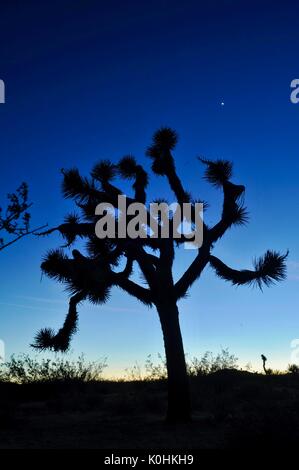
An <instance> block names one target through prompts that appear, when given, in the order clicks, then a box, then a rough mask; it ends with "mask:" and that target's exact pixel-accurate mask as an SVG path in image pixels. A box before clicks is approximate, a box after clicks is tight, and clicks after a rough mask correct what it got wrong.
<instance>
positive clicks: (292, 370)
mask: <svg viewBox="0 0 299 470" xmlns="http://www.w3.org/2000/svg"><path fill="white" fill-rule="evenodd" d="M287 371H288V372H289V374H299V366H297V364H289V365H288V369H287Z"/></svg>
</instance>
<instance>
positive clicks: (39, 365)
mask: <svg viewBox="0 0 299 470" xmlns="http://www.w3.org/2000/svg"><path fill="white" fill-rule="evenodd" d="M105 367H106V360H105V359H104V360H103V361H102V362H86V361H85V359H84V356H83V355H81V356H79V358H78V359H77V360H67V359H61V358H59V357H57V358H55V359H53V360H52V359H42V360H41V361H38V360H37V359H36V358H32V357H30V356H29V355H28V354H21V355H19V356H14V355H12V356H11V358H10V360H9V361H8V362H5V363H4V364H2V365H1V367H0V381H3V382H16V383H19V384H28V383H33V382H53V381H71V380H74V381H75V380H77V381H80V382H89V381H93V380H100V378H101V375H102V372H103V370H104V368H105Z"/></svg>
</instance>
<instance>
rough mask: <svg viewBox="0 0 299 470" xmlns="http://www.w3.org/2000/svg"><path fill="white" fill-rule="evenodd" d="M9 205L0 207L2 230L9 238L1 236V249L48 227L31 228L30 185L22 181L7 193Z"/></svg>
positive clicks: (0, 225) (0, 227) (0, 229)
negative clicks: (12, 191) (14, 189)
mask: <svg viewBox="0 0 299 470" xmlns="http://www.w3.org/2000/svg"><path fill="white" fill-rule="evenodd" d="M7 199H8V205H7V207H6V209H5V210H3V209H2V208H1V207H0V232H3V233H4V232H5V233H6V235H7V236H8V239H6V240H4V238H3V237H0V251H2V250H4V248H7V247H8V246H10V245H13V244H14V243H16V242H17V241H18V240H20V239H21V238H24V237H26V236H28V235H31V234H35V233H36V232H38V231H39V230H41V229H43V228H45V227H46V225H43V226H42V227H36V228H34V229H31V228H30V218H31V216H30V213H29V209H30V207H31V206H32V203H30V202H29V201H28V185H27V183H22V184H21V185H20V186H19V187H18V188H17V190H16V191H15V192H14V193H10V194H8V195H7Z"/></svg>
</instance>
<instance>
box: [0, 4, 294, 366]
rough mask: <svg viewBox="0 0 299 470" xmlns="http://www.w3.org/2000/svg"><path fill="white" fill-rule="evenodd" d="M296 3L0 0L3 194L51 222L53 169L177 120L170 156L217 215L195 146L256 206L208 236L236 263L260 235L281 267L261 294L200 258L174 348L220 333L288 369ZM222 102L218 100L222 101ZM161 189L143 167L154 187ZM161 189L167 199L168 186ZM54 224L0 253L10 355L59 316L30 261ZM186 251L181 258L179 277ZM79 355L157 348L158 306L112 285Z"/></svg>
mask: <svg viewBox="0 0 299 470" xmlns="http://www.w3.org/2000/svg"><path fill="white" fill-rule="evenodd" d="M298 19H299V7H298V4H297V2H295V1H293V2H290V1H289V2H280V4H279V5H278V2H268V1H259V2H254V1H251V2H246V1H242V2H241V1H214V2H199V1H190V0H189V1H188V0H187V1H185V2H182V1H176V0H174V1H169V0H166V1H162V0H160V1H138V2H137V1H126V2H121V1H109V2H102V1H75V0H73V1H57V2H55V1H54V2H53V1H51V2H38V1H26V2H19V1H16V0H13V1H8V0H7V1H2V2H1V5H0V79H3V80H4V81H5V85H6V103H5V104H4V105H0V158H1V196H0V198H2V199H1V200H3V199H4V197H5V195H6V193H7V192H9V191H11V190H13V189H14V188H15V187H16V186H17V185H18V184H19V183H20V182H21V181H23V180H26V181H28V183H29V184H30V189H31V196H32V200H33V201H34V209H33V216H34V221H35V223H36V224H43V223H44V222H48V223H49V225H56V224H57V223H59V222H60V221H61V220H62V217H63V216H64V214H65V213H66V212H68V210H69V209H70V207H71V206H70V203H69V202H67V201H63V200H62V198H61V195H60V179H61V178H60V172H59V170H60V168H62V167H65V168H67V167H72V166H78V167H79V168H80V169H81V170H82V172H83V173H84V172H86V173H87V172H88V170H89V169H90V168H91V166H92V165H93V164H94V163H95V162H96V161H98V160H99V159H101V158H111V159H112V160H113V161H117V160H118V159H119V158H120V157H121V156H123V155H125V154H128V153H133V154H134V155H135V156H136V157H138V158H139V159H140V161H141V162H143V163H144V164H145V165H146V166H147V167H149V161H148V160H147V159H146V157H145V156H144V150H145V148H146V146H147V145H148V144H149V143H150V139H151V135H152V133H153V132H154V130H155V129H156V128H157V127H159V126H161V125H168V126H172V127H174V128H175V129H177V131H178V132H179V135H180V142H179V145H178V147H177V150H176V161H177V167H178V170H179V172H180V174H181V176H182V179H183V180H184V182H185V184H186V186H188V188H189V189H190V190H191V191H192V193H193V195H194V196H196V197H203V198H204V199H205V200H208V201H209V202H210V205H211V208H210V210H209V212H208V213H207V214H206V220H207V222H208V223H209V222H210V223H212V222H213V221H216V220H217V216H219V212H220V208H221V205H220V204H221V194H219V193H218V192H217V191H215V190H214V189H212V188H210V187H209V186H208V185H207V184H206V183H204V182H203V181H202V180H201V175H202V168H201V167H200V165H199V163H198V162H197V161H196V156H197V155H204V156H206V157H209V158H219V157H221V158H225V159H231V160H233V161H234V165H235V177H234V181H235V182H237V183H242V184H245V186H246V202H247V205H248V209H249V211H250V214H251V220H250V225H249V226H248V227H247V228H241V229H240V228H235V229H233V230H232V231H231V232H230V233H228V234H227V235H226V237H225V239H223V240H222V241H221V242H220V243H219V244H218V246H217V247H216V249H215V253H216V254H217V255H219V256H221V257H222V259H223V260H224V261H225V262H227V263H230V264H232V265H234V266H235V267H239V268H243V267H250V265H251V260H252V258H253V257H254V256H255V255H260V254H262V253H264V251H265V250H266V249H267V248H273V249H281V250H285V249H287V248H289V249H290V258H289V260H290V263H289V278H288V280H287V281H286V282H284V283H283V284H281V285H279V286H277V287H273V288H271V289H269V290H267V291H265V292H264V293H263V294H261V293H260V292H258V291H253V290H251V289H246V288H243V289H241V288H239V289H235V288H233V287H231V286H229V285H228V284H225V283H223V282H221V281H220V280H219V279H216V278H215V277H214V275H213V273H212V272H211V271H210V270H209V269H207V271H206V272H205V273H204V275H203V276H202V279H201V281H200V282H198V283H197V284H196V285H195V286H194V287H193V289H192V291H191V295H190V297H189V299H188V300H185V301H183V302H181V312H182V313H181V321H182V329H183V333H184V337H185V349H186V351H187V352H189V353H190V354H200V353H201V352H203V351H205V350H206V349H211V350H214V351H217V350H219V348H220V346H224V347H225V346H228V347H229V348H230V350H231V351H232V352H234V353H235V354H236V355H238V356H239V357H240V359H241V362H243V363H245V362H249V361H250V362H252V364H254V365H255V364H258V361H259V355H260V354H261V353H262V352H264V353H265V354H266V355H268V356H269V360H270V361H271V362H272V363H273V366H277V367H286V366H287V363H288V362H289V361H290V353H291V349H290V341H291V340H292V339H293V338H296V337H299V311H298V310H299V309H298V286H299V284H298V283H299V249H298V229H299V222H298V196H299V187H298V174H299V163H298V150H299V139H298V129H299V104H297V105H295V104H292V103H291V102H290V82H291V80H292V79H294V78H299V62H298V52H299V33H298V30H299V28H298ZM222 101H223V102H224V106H221V102H222ZM157 194H158V196H162V195H165V196H167V195H168V196H169V192H168V189H167V186H166V183H165V180H164V179H161V178H158V179H157V178H156V177H152V178H151V195H152V196H153V197H155V196H157ZM168 198H169V197H168ZM57 243H58V238H57V237H56V236H53V237H52V238H47V239H43V240H41V239H39V240H33V239H31V240H29V239H28V240H26V241H23V242H21V243H20V244H19V245H15V246H14V247H13V248H11V249H10V250H7V251H6V252H3V253H1V269H0V290H1V294H0V295H1V298H0V306H1V312H2V313H1V322H0V338H2V339H3V340H4V341H5V343H6V350H7V354H11V353H13V352H23V351H26V352H27V351H29V348H28V344H29V343H30V342H31V341H32V337H33V335H34V333H35V331H36V330H37V329H39V328H40V327H43V326H52V327H59V326H60V325H61V323H62V321H63V318H64V315H65V312H66V308H67V304H66V295H65V294H64V292H63V288H62V286H58V285H56V284H55V283H54V282H53V281H49V280H48V279H45V278H43V279H42V282H40V270H39V265H40V260H41V257H42V255H43V254H44V252H45V251H46V250H47V249H48V248H51V247H55V246H57ZM191 258H192V253H186V252H182V253H179V255H178V257H177V264H176V266H177V267H176V271H175V275H176V277H177V276H178V275H179V273H181V272H182V270H183V268H184V266H185V265H186V263H187V262H189V261H190V260H191ZM73 348H74V353H76V354H77V353H80V352H86V354H87V356H88V357H92V358H97V357H101V356H103V355H105V356H108V358H109V363H110V365H111V371H112V372H113V371H114V372H115V371H118V370H119V369H121V368H123V367H125V366H128V365H130V364H132V363H133V362H134V360H135V359H136V360H138V361H141V362H142V361H143V359H144V358H145V356H146V355H147V354H149V353H153V354H155V353H156V352H158V351H162V350H163V348H162V340H161V334H160V329H159V325H158V320H157V318H156V315H155V313H154V312H151V311H147V310H146V309H145V308H144V307H142V306H140V305H139V304H137V303H136V302H135V301H134V299H131V298H129V297H128V296H126V294H123V293H121V292H117V291H115V294H114V295H113V296H112V299H111V301H110V303H109V304H107V305H106V306H103V307H98V308H95V307H91V306H88V305H86V306H83V307H82V308H81V315H80V332H79V334H78V335H77V336H76V338H75V339H74V342H73Z"/></svg>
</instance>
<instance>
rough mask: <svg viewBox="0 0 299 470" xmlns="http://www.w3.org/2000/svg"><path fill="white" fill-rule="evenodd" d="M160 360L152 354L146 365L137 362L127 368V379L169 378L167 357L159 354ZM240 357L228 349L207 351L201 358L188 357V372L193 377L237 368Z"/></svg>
mask: <svg viewBox="0 0 299 470" xmlns="http://www.w3.org/2000/svg"><path fill="white" fill-rule="evenodd" d="M157 357H158V361H154V359H153V358H152V355H151V354H149V355H148V356H147V358H146V361H145V365H144V367H141V366H140V365H139V364H138V363H135V364H134V366H133V367H131V368H127V369H125V372H126V375H125V378H126V380H129V381H138V382H141V381H156V380H165V379H166V378H167V367H166V359H165V357H164V356H162V355H161V354H158V355H157ZM237 361H238V358H237V357H236V356H234V354H230V352H229V351H228V349H222V350H221V351H220V353H218V354H217V355H216V356H215V355H214V354H213V353H212V352H210V351H207V352H206V353H204V354H203V356H202V357H201V358H197V357H193V358H191V359H188V358H186V362H187V370H188V374H189V375H190V376H192V377H195V376H200V375H208V374H212V373H213V372H217V371H219V370H224V369H237V368H238V365H237Z"/></svg>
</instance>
